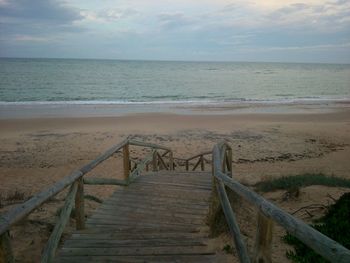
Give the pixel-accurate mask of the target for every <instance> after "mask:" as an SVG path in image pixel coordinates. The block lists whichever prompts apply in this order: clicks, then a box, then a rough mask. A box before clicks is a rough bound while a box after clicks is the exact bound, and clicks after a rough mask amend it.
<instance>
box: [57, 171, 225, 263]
mask: <svg viewBox="0 0 350 263" xmlns="http://www.w3.org/2000/svg"><path fill="white" fill-rule="evenodd" d="M211 180H212V176H211V174H210V173H205V172H201V173H199V172H157V173H149V174H147V175H144V176H140V177H138V178H137V179H136V180H135V181H134V182H133V183H132V184H130V185H129V186H127V187H125V188H123V189H119V190H117V191H115V192H114V193H113V195H112V196H111V197H110V198H109V199H108V200H106V201H105V202H104V203H103V204H102V205H101V207H100V208H98V209H97V210H96V211H95V213H94V214H93V216H92V217H91V218H89V219H88V220H87V222H86V226H87V228H86V229H85V230H81V231H75V232H74V233H73V234H72V236H71V237H70V238H69V239H68V240H66V241H65V243H64V245H63V247H62V248H61V249H60V251H59V252H58V257H57V259H56V261H57V262H225V259H224V258H222V257H223V256H222V255H221V256H219V255H216V253H215V251H214V250H213V249H210V248H209V246H208V245H207V242H208V228H207V226H206V225H205V219H206V215H207V212H208V209H209V198H210V194H211V188H212V183H211Z"/></svg>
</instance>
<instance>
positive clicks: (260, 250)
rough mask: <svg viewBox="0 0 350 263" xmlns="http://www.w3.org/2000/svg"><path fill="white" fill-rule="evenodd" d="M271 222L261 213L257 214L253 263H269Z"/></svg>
mask: <svg viewBox="0 0 350 263" xmlns="http://www.w3.org/2000/svg"><path fill="white" fill-rule="evenodd" d="M272 231H273V221H272V220H271V219H269V218H267V217H266V216H264V215H263V214H262V213H259V214H258V226H257V233H256V241H255V251H254V259H253V262H254V263H271V262H272V260H271V252H272Z"/></svg>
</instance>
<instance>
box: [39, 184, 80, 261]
mask: <svg viewBox="0 0 350 263" xmlns="http://www.w3.org/2000/svg"><path fill="white" fill-rule="evenodd" d="M77 188H78V185H77V182H75V183H73V185H72V186H71V187H70V189H69V192H68V194H67V196H66V200H65V202H64V205H63V207H62V209H61V213H60V216H59V218H58V221H57V223H56V225H55V227H54V229H53V231H52V233H51V235H50V237H49V240H48V241H47V243H46V246H45V248H44V251H43V254H42V257H41V263H49V262H53V259H54V257H55V255H56V250H57V247H58V243H59V241H60V239H61V236H62V233H63V230H64V227H65V226H66V224H67V222H68V221H69V217H70V214H71V212H72V208H73V205H74V199H75V195H76V193H77Z"/></svg>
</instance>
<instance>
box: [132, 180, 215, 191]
mask: <svg viewBox="0 0 350 263" xmlns="http://www.w3.org/2000/svg"><path fill="white" fill-rule="evenodd" d="M148 184H151V185H152V187H154V185H156V186H161V188H164V186H167V187H169V188H170V187H173V188H176V187H181V188H183V190H185V189H189V190H195V191H199V190H206V191H211V187H209V186H199V185H191V184H181V183H162V182H161V183H156V182H154V183H153V182H147V181H145V182H143V184H142V185H140V186H139V187H144V186H147V185H148ZM134 187H135V188H136V186H134ZM134 187H133V188H134Z"/></svg>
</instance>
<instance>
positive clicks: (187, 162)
mask: <svg viewBox="0 0 350 263" xmlns="http://www.w3.org/2000/svg"><path fill="white" fill-rule="evenodd" d="M188 169H189V161H188V160H186V171H188Z"/></svg>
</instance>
